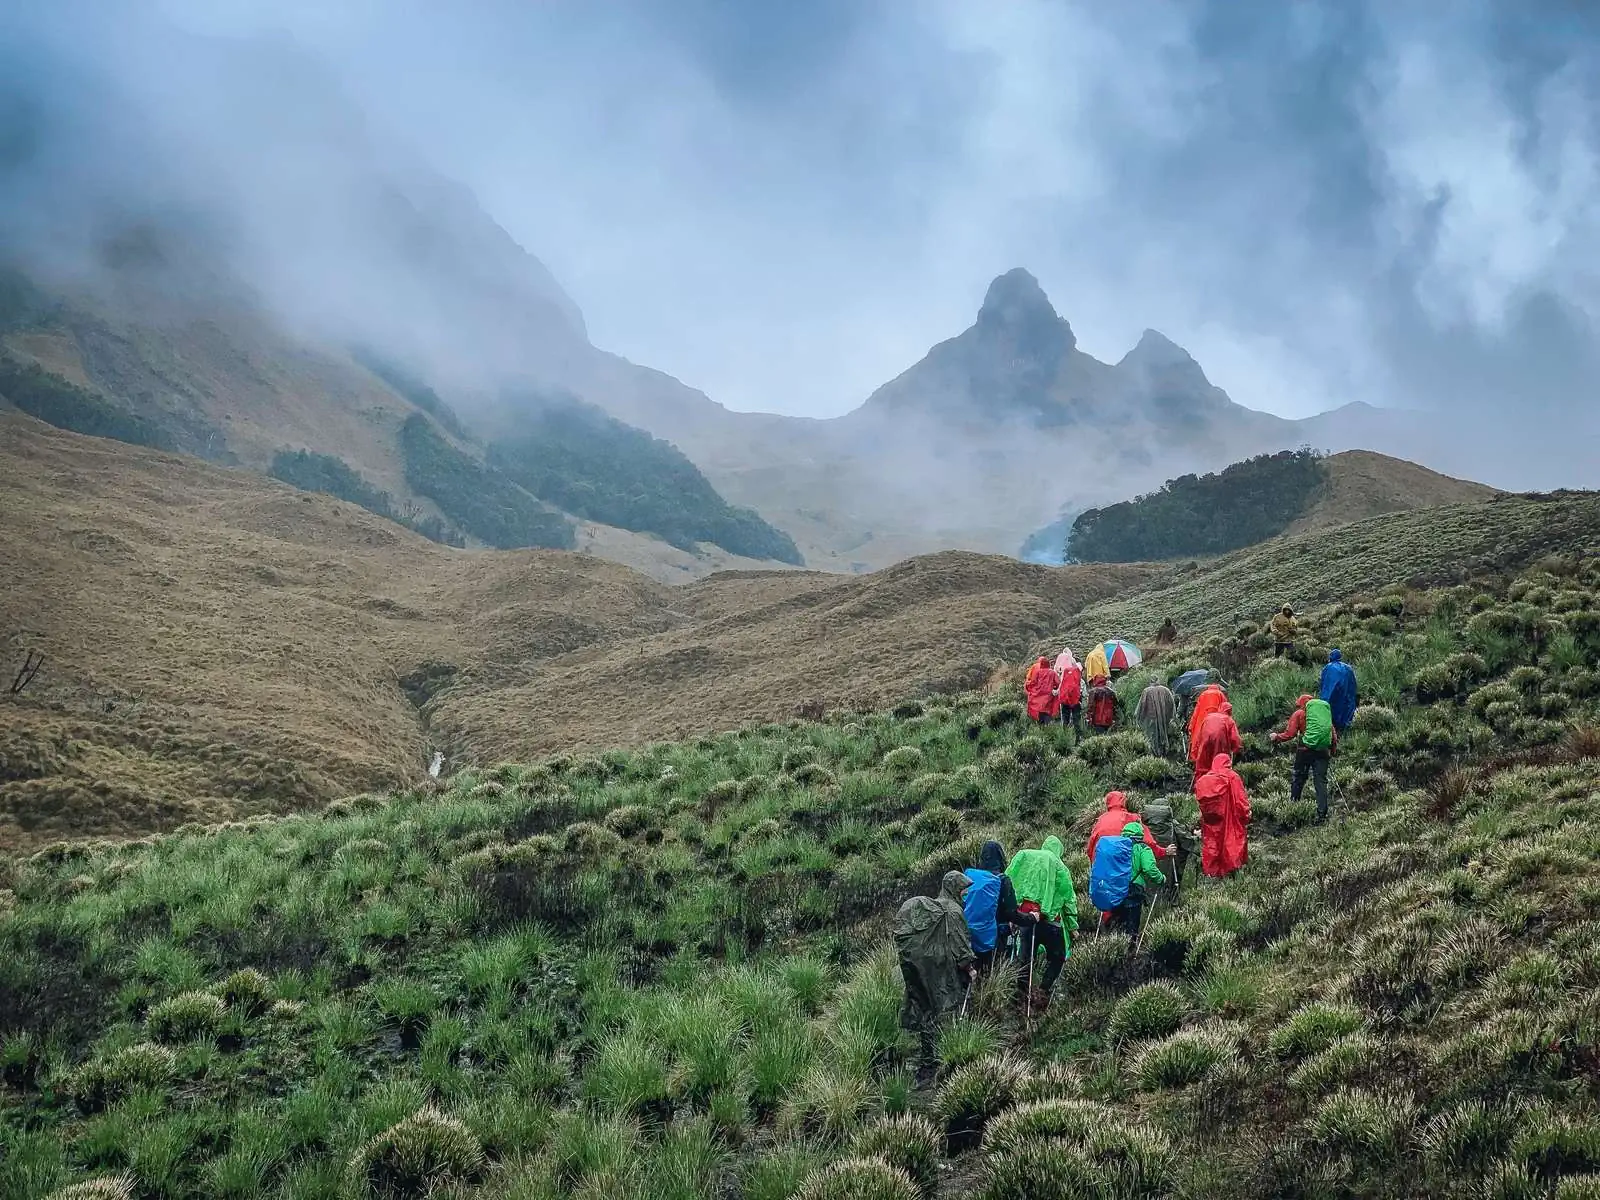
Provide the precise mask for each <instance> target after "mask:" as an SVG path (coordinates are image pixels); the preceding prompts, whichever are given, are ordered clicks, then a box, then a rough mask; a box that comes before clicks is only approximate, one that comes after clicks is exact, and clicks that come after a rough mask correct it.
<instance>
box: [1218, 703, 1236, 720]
mask: <svg viewBox="0 0 1600 1200" xmlns="http://www.w3.org/2000/svg"><path fill="white" fill-rule="evenodd" d="M1217 711H1218V712H1219V713H1221V714H1222V715H1223V716H1225V717H1231V716H1233V705H1231V704H1229V703H1228V702H1227V701H1226V700H1224V701H1223V702H1222V703H1221V704H1219V705H1217Z"/></svg>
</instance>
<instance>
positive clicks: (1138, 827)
mask: <svg viewBox="0 0 1600 1200" xmlns="http://www.w3.org/2000/svg"><path fill="white" fill-rule="evenodd" d="M1122 832H1123V834H1124V835H1125V836H1127V837H1130V838H1132V839H1133V840H1134V841H1136V842H1142V841H1144V824H1143V822H1141V821H1129V822H1128V823H1127V824H1126V825H1124V826H1123V827H1122Z"/></svg>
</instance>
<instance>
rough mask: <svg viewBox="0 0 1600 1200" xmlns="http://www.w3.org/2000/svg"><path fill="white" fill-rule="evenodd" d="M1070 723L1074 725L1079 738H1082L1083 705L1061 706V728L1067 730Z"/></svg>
mask: <svg viewBox="0 0 1600 1200" xmlns="http://www.w3.org/2000/svg"><path fill="white" fill-rule="evenodd" d="M1069 723H1070V724H1071V725H1072V728H1073V729H1074V730H1076V731H1077V734H1078V736H1079V737H1082V736H1083V705H1081V704H1063V705H1062V706H1061V728H1063V729H1065V728H1066V727H1067V725H1068V724H1069Z"/></svg>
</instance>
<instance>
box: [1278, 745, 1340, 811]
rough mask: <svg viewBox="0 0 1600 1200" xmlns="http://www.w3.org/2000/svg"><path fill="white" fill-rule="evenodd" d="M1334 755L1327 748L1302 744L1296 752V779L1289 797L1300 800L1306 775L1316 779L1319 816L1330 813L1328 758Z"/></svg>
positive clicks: (1290, 786) (1291, 784)
mask: <svg viewBox="0 0 1600 1200" xmlns="http://www.w3.org/2000/svg"><path fill="white" fill-rule="evenodd" d="M1331 757H1332V756H1331V755H1330V754H1329V753H1328V751H1327V750H1325V749H1313V748H1312V747H1310V746H1301V747H1300V748H1299V749H1297V750H1296V751H1295V752H1294V781H1293V782H1292V783H1290V785H1289V799H1290V800H1298V799H1300V794H1301V793H1302V792H1304V791H1305V790H1306V776H1308V775H1309V776H1311V777H1312V778H1313V779H1314V780H1316V788H1317V816H1319V817H1325V816H1327V815H1328V760H1329V759H1330V758H1331Z"/></svg>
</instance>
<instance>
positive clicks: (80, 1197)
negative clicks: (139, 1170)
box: [45, 1175, 137, 1200]
mask: <svg viewBox="0 0 1600 1200" xmlns="http://www.w3.org/2000/svg"><path fill="white" fill-rule="evenodd" d="M136 1186H137V1184H136V1182H135V1180H134V1179H133V1178H132V1176H129V1175H102V1176H101V1177H100V1178H99V1179H85V1180H84V1181H83V1182H82V1183H72V1184H68V1185H67V1186H66V1187H64V1188H61V1189H60V1190H58V1191H54V1192H51V1193H50V1194H49V1195H48V1196H47V1197H45V1200H133V1193H134V1188H135V1187H136Z"/></svg>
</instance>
